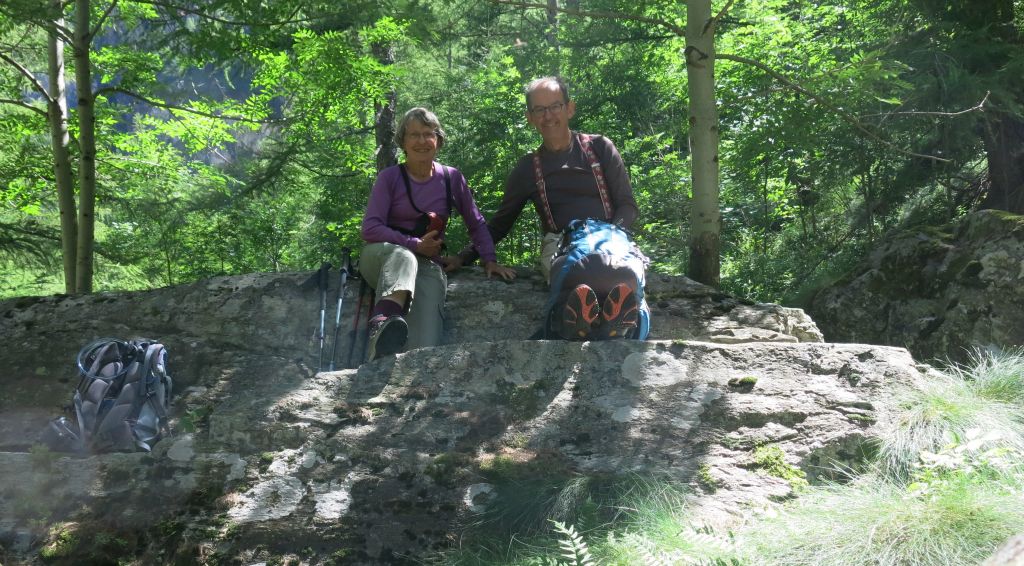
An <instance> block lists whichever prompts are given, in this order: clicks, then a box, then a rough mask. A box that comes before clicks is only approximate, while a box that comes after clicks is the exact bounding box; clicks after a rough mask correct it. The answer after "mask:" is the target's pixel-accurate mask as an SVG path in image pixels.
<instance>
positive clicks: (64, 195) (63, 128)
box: [47, 0, 78, 294]
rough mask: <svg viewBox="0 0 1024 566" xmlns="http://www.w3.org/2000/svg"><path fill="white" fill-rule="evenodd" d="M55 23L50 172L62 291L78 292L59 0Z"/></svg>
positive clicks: (51, 40) (51, 37) (49, 43)
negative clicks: (57, 221) (54, 193)
mask: <svg viewBox="0 0 1024 566" xmlns="http://www.w3.org/2000/svg"><path fill="white" fill-rule="evenodd" d="M52 8H53V10H54V18H55V19H54V20H53V22H52V23H51V24H50V29H49V38H48V41H47V48H48V65H47V67H48V74H49V79H50V81H49V82H50V84H49V89H50V92H49V101H48V108H47V113H48V121H49V125H50V142H51V145H52V147H53V173H54V179H56V183H57V202H58V204H59V208H60V243H61V254H62V256H63V260H64V292H65V293H68V294H72V293H74V292H75V291H76V290H77V281H76V278H75V269H76V267H77V266H76V257H77V252H78V249H77V248H78V244H77V241H78V222H77V219H76V218H75V215H76V211H75V183H74V180H73V178H72V176H71V156H70V152H69V151H68V145H69V144H70V139H69V137H68V101H67V93H66V91H65V88H64V40H63V39H62V37H61V35H60V34H59V33H58V31H57V30H58V29H59V28H62V27H64V18H63V17H61V15H62V11H63V8H62V7H61V1H60V0H55V1H54V2H53V6H52Z"/></svg>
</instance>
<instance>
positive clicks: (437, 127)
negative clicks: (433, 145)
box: [395, 106, 447, 149]
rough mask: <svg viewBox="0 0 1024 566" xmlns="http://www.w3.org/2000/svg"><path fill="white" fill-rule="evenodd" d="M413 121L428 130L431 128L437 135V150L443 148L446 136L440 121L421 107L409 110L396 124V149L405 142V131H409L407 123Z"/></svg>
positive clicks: (435, 115)
mask: <svg viewBox="0 0 1024 566" xmlns="http://www.w3.org/2000/svg"><path fill="white" fill-rule="evenodd" d="M413 120H416V121H418V122H419V123H421V124H423V125H424V126H426V127H428V128H433V129H434V134H436V135H437V148H438V149H441V148H442V147H444V140H445V138H446V137H447V136H446V135H445V133H444V129H442V128H441V121H440V120H438V119H437V114H434V113H433V112H431V111H430V110H427V109H426V108H423V107H421V106H417V107H416V108H410V109H409V111H408V112H406V113H405V115H404V116H402V119H401V120H400V121H399V122H398V130H397V131H396V132H395V144H396V145H398V147H402V144H403V143H404V142H405V131H406V130H407V129H409V122H411V121H413Z"/></svg>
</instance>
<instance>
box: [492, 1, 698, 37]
mask: <svg viewBox="0 0 1024 566" xmlns="http://www.w3.org/2000/svg"><path fill="white" fill-rule="evenodd" d="M491 2H494V3H495V4H506V5H508V6H514V7H517V8H540V9H544V10H554V11H556V12H561V13H563V14H569V15H571V16H580V17H584V18H594V19H601V20H629V21H634V22H642V23H645V24H652V25H655V26H658V27H663V28H666V29H668V30H670V31H672V33H674V34H676V35H678V36H679V37H685V36H686V30H685V29H683V28H681V27H679V26H677V25H676V24H673V23H671V22H666V21H665V20H662V19H658V18H649V17H647V16H637V15H634V14H624V13H622V12H594V11H589V10H577V9H575V8H552V7H550V6H548V5H547V4H535V3H532V2H519V1H517V0H491Z"/></svg>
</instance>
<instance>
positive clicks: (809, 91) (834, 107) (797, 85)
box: [715, 53, 950, 163]
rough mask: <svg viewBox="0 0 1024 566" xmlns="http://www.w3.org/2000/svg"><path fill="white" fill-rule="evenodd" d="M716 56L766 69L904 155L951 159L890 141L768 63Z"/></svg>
mask: <svg viewBox="0 0 1024 566" xmlns="http://www.w3.org/2000/svg"><path fill="white" fill-rule="evenodd" d="M715 57H716V58H717V59H722V60H725V61H735V62H737V63H743V64H745V65H750V66H752V67H756V68H758V69H761V70H762V71H764V72H765V73H767V74H768V75H771V77H772V78H774V79H775V80H777V81H779V82H781V83H782V84H784V85H786V86H787V87H789V88H791V89H793V90H795V91H797V92H799V93H800V94H803V95H805V96H807V97H808V98H810V99H811V100H813V101H815V102H816V103H818V104H820V105H822V106H824V107H825V108H828V109H829V110H831V111H832V112H835V113H836V114H837V115H838V116H839V117H840V118H842V119H843V120H844V121H846V122H847V123H848V124H850V125H851V126H853V127H854V128H855V129H857V130H860V132H861V133H863V134H864V135H866V136H867V137H868V138H870V139H872V140H874V141H876V142H878V143H880V144H882V145H884V146H885V147H888V148H889V149H892V150H894V151H897V152H899V153H901V154H903V155H908V156H910V157H918V158H921V159H928V160H931V161H938V162H941V163H949V161H950V160H949V159H945V158H943V157H937V156H935V155H925V154H922V153H915V152H913V151H910V150H907V149H903V148H902V147H899V146H898V145H896V144H894V143H893V142H891V141H889V140H887V139H885V138H883V137H881V136H879V135H878V134H876V133H875V132H873V131H872V130H871V129H870V128H868V127H867V126H865V125H864V124H863V123H861V121H860V120H858V119H857V117H856V116H854V115H852V114H850V113H849V112H846V111H845V110H843V109H842V108H839V107H838V106H836V105H835V104H832V103H831V102H829V101H828V100H826V99H825V98H824V97H822V96H821V95H819V94H817V93H815V92H814V91H812V90H810V89H808V88H806V87H803V86H801V85H800V84H797V83H796V82H795V81H793V80H792V79H790V78H789V77H787V76H785V75H783V74H782V73H780V72H778V71H776V70H775V69H773V68H771V67H769V66H768V65H765V64H764V63H762V62H760V61H756V60H754V59H750V58H748V57H743V56H740V55H732V54H729V53H718V54H716V55H715Z"/></svg>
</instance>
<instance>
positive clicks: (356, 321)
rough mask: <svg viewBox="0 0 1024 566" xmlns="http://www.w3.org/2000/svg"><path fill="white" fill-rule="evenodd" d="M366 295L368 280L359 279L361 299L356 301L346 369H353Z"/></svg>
mask: <svg viewBox="0 0 1024 566" xmlns="http://www.w3.org/2000/svg"><path fill="white" fill-rule="evenodd" d="M365 294H366V279H363V278H362V277H360V278H359V297H358V298H357V299H356V315H355V316H353V317H352V338H351V340H349V343H348V361H346V362H345V367H349V368H350V367H352V353H353V352H355V349H356V336H358V335H359V317H360V316H361V315H362V313H363V295H365Z"/></svg>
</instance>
